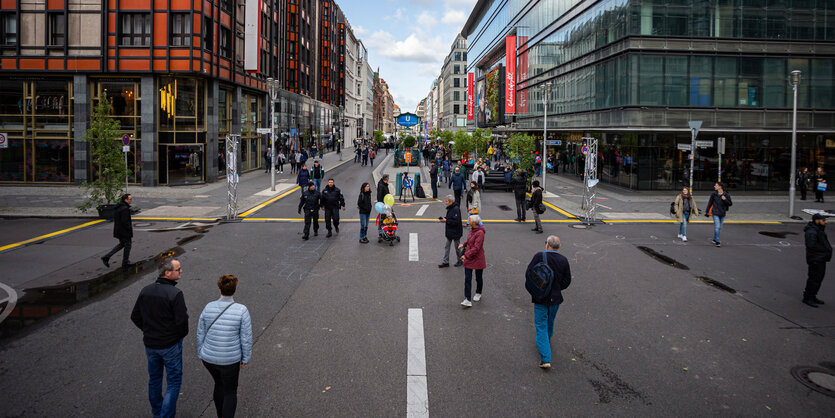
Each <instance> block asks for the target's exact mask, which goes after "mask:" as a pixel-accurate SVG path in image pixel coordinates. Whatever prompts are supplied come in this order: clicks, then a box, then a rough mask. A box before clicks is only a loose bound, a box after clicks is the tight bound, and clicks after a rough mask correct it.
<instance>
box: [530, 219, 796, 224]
mask: <svg viewBox="0 0 835 418" xmlns="http://www.w3.org/2000/svg"><path fill="white" fill-rule="evenodd" d="M543 222H545V221H543ZM603 223H624V224H625V223H632V224H640V223H668V224H671V223H678V222H676V221H675V220H672V219H670V220H664V219H603ZM690 223H691V224H711V225H712V224H713V221H691V222H690ZM725 223H726V224H752V225H762V224H766V225H780V224H782V222H780V221H725Z"/></svg>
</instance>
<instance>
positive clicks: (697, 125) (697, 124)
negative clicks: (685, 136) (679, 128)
mask: <svg viewBox="0 0 835 418" xmlns="http://www.w3.org/2000/svg"><path fill="white" fill-rule="evenodd" d="M687 125H689V126H690V131H691V132H693V136H696V135H698V134H699V129H702V121H700V120H691V121H690V122H687Z"/></svg>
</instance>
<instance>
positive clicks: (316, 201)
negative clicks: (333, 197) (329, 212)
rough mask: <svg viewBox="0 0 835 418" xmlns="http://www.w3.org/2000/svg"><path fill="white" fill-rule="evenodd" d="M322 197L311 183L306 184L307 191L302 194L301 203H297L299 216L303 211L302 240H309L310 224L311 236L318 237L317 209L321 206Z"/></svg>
mask: <svg viewBox="0 0 835 418" xmlns="http://www.w3.org/2000/svg"><path fill="white" fill-rule="evenodd" d="M321 201H322V195H321V194H319V192H318V191H317V190H316V186H314V185H313V182H310V183H307V190H305V191H304V193H302V198H301V201H300V202H299V214H301V213H302V209H304V235H302V239H303V240H307V239H308V238H310V223H311V222H312V223H313V236H317V237H318V236H319V207H320V206H322V205H321Z"/></svg>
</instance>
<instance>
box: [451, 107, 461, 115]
mask: <svg viewBox="0 0 835 418" xmlns="http://www.w3.org/2000/svg"><path fill="white" fill-rule="evenodd" d="M459 110H461V106H460V105H452V113H454V114H456V115H457V114H458V111H459Z"/></svg>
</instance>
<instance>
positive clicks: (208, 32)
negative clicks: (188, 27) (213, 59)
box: [201, 16, 215, 51]
mask: <svg viewBox="0 0 835 418" xmlns="http://www.w3.org/2000/svg"><path fill="white" fill-rule="evenodd" d="M201 29H202V30H203V49H208V50H209V51H211V50H212V47H213V46H214V45H212V44H213V43H214V34H215V30H214V29H215V28H214V25H212V18H211V17H209V16H203V27H202V28H201Z"/></svg>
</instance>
